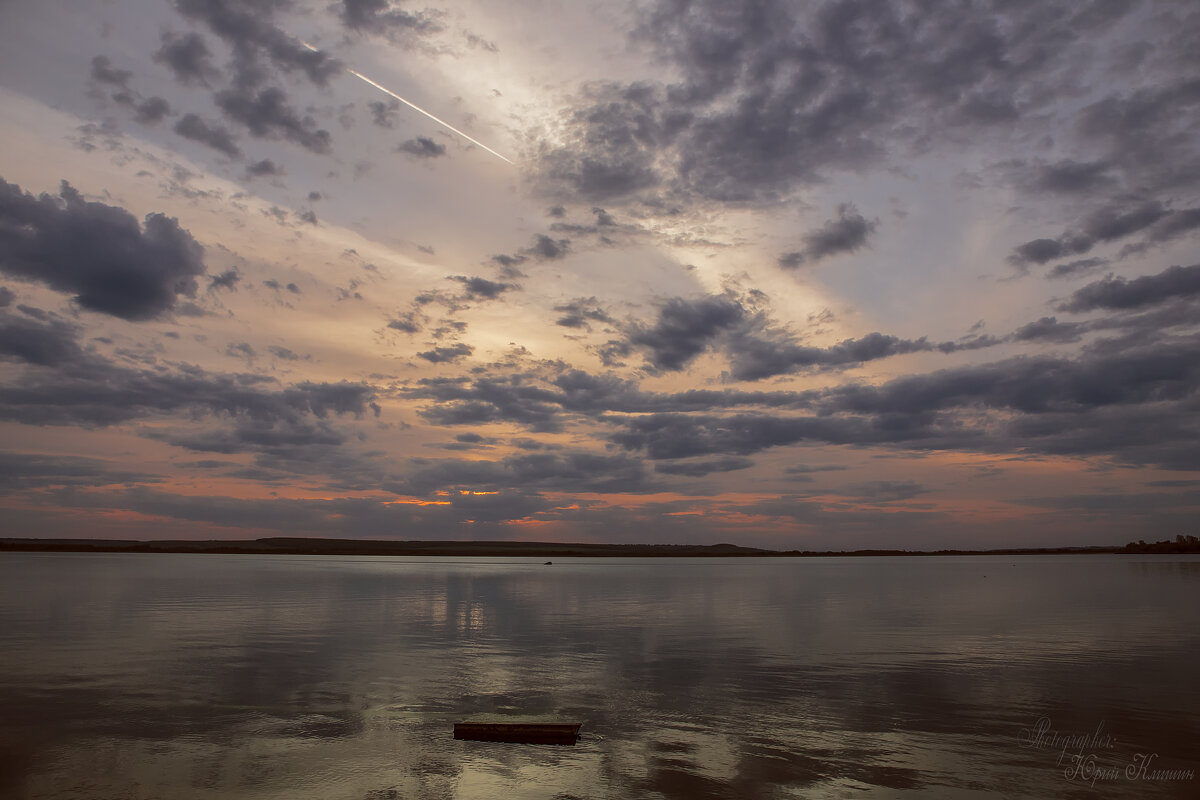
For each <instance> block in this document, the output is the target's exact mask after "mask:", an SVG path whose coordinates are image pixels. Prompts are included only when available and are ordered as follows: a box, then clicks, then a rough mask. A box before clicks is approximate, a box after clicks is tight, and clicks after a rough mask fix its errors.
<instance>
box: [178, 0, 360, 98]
mask: <svg viewBox="0 0 1200 800" xmlns="http://www.w3.org/2000/svg"><path fill="white" fill-rule="evenodd" d="M287 6H288V4H287V3H285V2H278V1H277V0H256V2H241V0H175V8H176V9H177V10H178V11H179V13H180V14H182V15H183V16H184V17H186V18H188V19H191V20H195V21H197V22H201V23H203V24H205V25H207V26H208V28H209V30H211V31H212V32H213V34H214V35H216V36H217V37H219V38H220V39H221V40H223V41H224V42H225V43H226V44H227V45H229V47H230V48H231V49H232V50H233V59H234V60H233V67H234V71H235V73H236V77H235V80H236V82H237V84H238V85H239V88H240V89H241V90H249V89H250V88H252V87H254V86H257V85H258V84H259V83H261V82H262V80H263V79H264V77H265V74H264V71H263V69H262V67H261V65H260V64H259V61H260V59H263V58H265V59H266V60H267V61H269V62H270V63H271V64H272V65H274V66H275V67H276V68H278V69H281V70H283V71H285V72H293V71H300V72H303V73H304V74H305V75H306V76H308V79H309V80H310V81H312V82H313V83H315V84H316V85H318V86H325V85H326V84H328V82H329V78H330V77H332V76H333V75H336V74H338V73H340V72H341V70H342V64H341V63H340V62H338V61H337V60H336V59H334V58H331V57H330V56H328V55H327V54H325V53H323V52H314V51H312V50H309V49H308V48H307V47H305V46H304V45H302V44H301V43H300V41H299V40H298V39H295V38H293V37H292V36H290V35H288V34H287V33H285V32H284V31H283V29H282V28H280V27H279V25H277V24H276V21H275V14H276V12H278V11H280V10H282V9H284V8H286V7H287Z"/></svg>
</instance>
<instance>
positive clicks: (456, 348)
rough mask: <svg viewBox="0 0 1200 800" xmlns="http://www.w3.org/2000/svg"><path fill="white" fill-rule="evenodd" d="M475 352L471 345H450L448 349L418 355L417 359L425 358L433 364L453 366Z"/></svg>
mask: <svg viewBox="0 0 1200 800" xmlns="http://www.w3.org/2000/svg"><path fill="white" fill-rule="evenodd" d="M474 352H475V348H474V347H471V346H470V345H469V344H463V343H462V342H459V343H458V344H453V345H448V346H446V347H435V348H433V349H432V350H426V351H424V352H421V353H417V358H423V359H425V360H426V361H428V362H430V363H431V364H453V363H454V362H456V361H458V360H459V359H462V358H465V357H467V356H469V355H471V353H474Z"/></svg>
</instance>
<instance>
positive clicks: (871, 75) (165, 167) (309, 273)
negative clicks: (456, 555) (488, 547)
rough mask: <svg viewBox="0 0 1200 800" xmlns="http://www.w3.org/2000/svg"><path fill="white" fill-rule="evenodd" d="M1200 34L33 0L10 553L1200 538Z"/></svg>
mask: <svg viewBox="0 0 1200 800" xmlns="http://www.w3.org/2000/svg"><path fill="white" fill-rule="evenodd" d="M1197 41H1200V7H1198V6H1197V5H1196V4H1195V3H1193V2H1188V1H1187V0H1181V1H1180V2H1152V1H1150V0H1146V1H1145V2H1137V1H1136V0H1129V2H1125V1H1124V0H1097V1H1096V2H1078V1H1076V0H1072V1H1071V2H1037V3H1013V2H1005V1H1004V0H995V2H990V3H989V2H972V3H952V2H947V3H935V4H930V3H925V2H911V3H904V2H894V3H887V4H883V3H877V2H856V1H854V0H830V1H829V2H799V0H792V2H784V0H757V1H754V2H745V3H742V4H734V3H729V2H724V0H697V1H695V2H688V0H639V1H638V2H633V3H622V2H596V3H585V2H578V3H558V2H528V1H526V2H519V3H518V2H496V1H495V0H492V1H491V2H484V1H483V0H449V2H440V1H439V0H433V2H432V3H431V4H430V5H425V4H424V3H422V2H389V1H388V0H343V2H331V1H330V0H317V1H316V2H307V0H253V1H251V0H174V1H173V2H172V0H109V2H106V3H89V4H81V3H79V2H76V1H74V0H44V2H38V3H5V4H3V5H0V142H2V143H3V146H2V147H0V178H2V179H3V183H0V287H2V288H0V376H3V377H2V381H3V386H2V388H0V437H2V438H0V515H2V516H3V519H4V524H3V534H4V535H8V536H98V537H109V538H250V537H258V536H273V535H312V536H350V537H364V538H365V537H394V538H413V539H416V538H453V539H498V538H500V539H535V540H559V541H616V542H696V543H716V542H723V541H730V542H736V543H740V544H746V545H757V546H765V547H773V548H782V549H791V548H799V549H826V548H834V549H843V548H844V549H853V548H858V547H897V548H930V547H962V548H977V547H999V546H1049V545H1069V544H1107V543H1123V542H1125V541H1128V540H1130V539H1138V538H1145V539H1152V538H1163V537H1167V536H1169V537H1174V536H1175V535H1176V534H1178V533H1196V530H1195V524H1196V523H1195V521H1196V519H1197V517H1198V514H1200V423H1198V420H1200V414H1198V412H1200V263H1198V262H1200V137H1198V136H1197V131H1200V69H1198V66H1200V64H1198V60H1197V56H1196V49H1195V47H1196V42H1197ZM371 82H373V83H374V84H376V85H372V83H371ZM380 87H383V88H386V89H387V90H388V91H390V92H391V93H392V94H389V93H388V92H387V91H384V90H383V88H380ZM393 94H394V95H399V96H400V97H403V98H405V100H406V101H408V102H410V103H412V104H415V105H416V106H418V107H420V108H421V109H424V110H425V111H426V112H427V113H428V114H431V115H433V116H434V117H437V118H438V119H440V120H443V121H444V124H439V122H437V121H435V120H433V119H431V118H430V117H429V116H425V115H423V114H421V113H420V112H419V111H417V110H414V109H413V108H412V107H410V106H409V105H407V104H405V103H402V102H400V101H399V100H397V99H395V97H394V96H393ZM451 126H453V128H454V129H457V131H458V132H457V133H456V132H455V131H454V130H452V129H451ZM460 134H461V135H460Z"/></svg>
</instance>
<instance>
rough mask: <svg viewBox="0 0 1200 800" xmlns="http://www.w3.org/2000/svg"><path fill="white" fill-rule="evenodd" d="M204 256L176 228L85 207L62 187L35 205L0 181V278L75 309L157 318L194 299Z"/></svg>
mask: <svg viewBox="0 0 1200 800" xmlns="http://www.w3.org/2000/svg"><path fill="white" fill-rule="evenodd" d="M203 255H204V250H203V248H202V247H201V246H200V245H199V244H198V243H197V242H196V240H195V239H193V238H192V236H191V234H189V233H188V232H187V231H186V230H184V229H183V228H181V227H179V223H178V222H177V221H176V220H175V219H173V218H171V217H167V216H165V215H163V214H148V215H146V218H145V220H144V222H143V224H142V225H139V224H138V221H137V219H136V218H135V217H134V216H133V215H132V214H130V213H129V212H128V211H125V210H124V209H122V208H117V207H116V206H109V205H105V204H104V203H98V202H88V201H86V200H84V199H83V197H82V196H81V195H80V194H79V192H78V191H76V190H75V189H74V188H72V187H71V186H70V185H69V184H67V183H66V182H65V181H64V182H63V184H62V187H61V189H60V190H59V196H58V197H53V196H51V195H47V194H43V195H41V196H40V197H37V198H35V197H34V196H33V195H31V194H29V193H26V192H22V191H21V188H20V187H19V186H16V185H14V184H10V183H7V182H5V181H3V179H0V271H3V272H5V273H7V274H9V275H13V276H15V277H20V278H24V279H26V280H33V281H37V282H40V283H44V284H46V285H47V286H49V287H50V288H52V289H55V290H57V291H60V292H66V293H68V294H72V295H74V299H75V302H77V303H78V304H79V305H80V306H81V307H83V308H85V309H88V310H90V311H99V312H102V313H105V314H111V315H113V316H115V317H120V318H122V319H127V320H134V321H137V320H146V319H152V318H154V317H158V316H161V315H162V314H165V313H166V312H168V311H170V310H171V309H172V308H174V307H175V303H176V299H177V298H178V296H180V295H183V296H186V297H193V296H195V294H196V289H197V285H196V279H197V278H198V277H199V276H200V275H202V274H204V272H205V266H204V261H203Z"/></svg>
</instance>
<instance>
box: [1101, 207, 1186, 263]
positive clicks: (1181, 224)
mask: <svg viewBox="0 0 1200 800" xmlns="http://www.w3.org/2000/svg"><path fill="white" fill-rule="evenodd" d="M1197 228H1200V208H1189V209H1185V210H1183V211H1176V212H1174V213H1171V214H1168V215H1167V216H1165V217H1164V218H1163V219H1162V220H1160V221H1159V222H1157V223H1155V224H1154V225H1152V226H1151V227H1150V228H1149V229H1147V231H1146V235H1145V237H1144V238H1143V239H1142V241H1140V242H1135V243H1133V244H1129V245H1126V246H1125V247H1123V248H1121V252H1120V253H1119V254H1118V257H1119V258H1125V257H1126V256H1130V255H1140V254H1142V253H1145V252H1146V251H1148V250H1150V249H1151V248H1153V247H1156V246H1159V245H1163V244H1166V243H1167V242H1170V241H1171V240H1173V239H1177V238H1179V237H1180V236H1183V235H1185V234H1188V233H1191V232H1192V231H1195V230H1196V229H1197Z"/></svg>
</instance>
